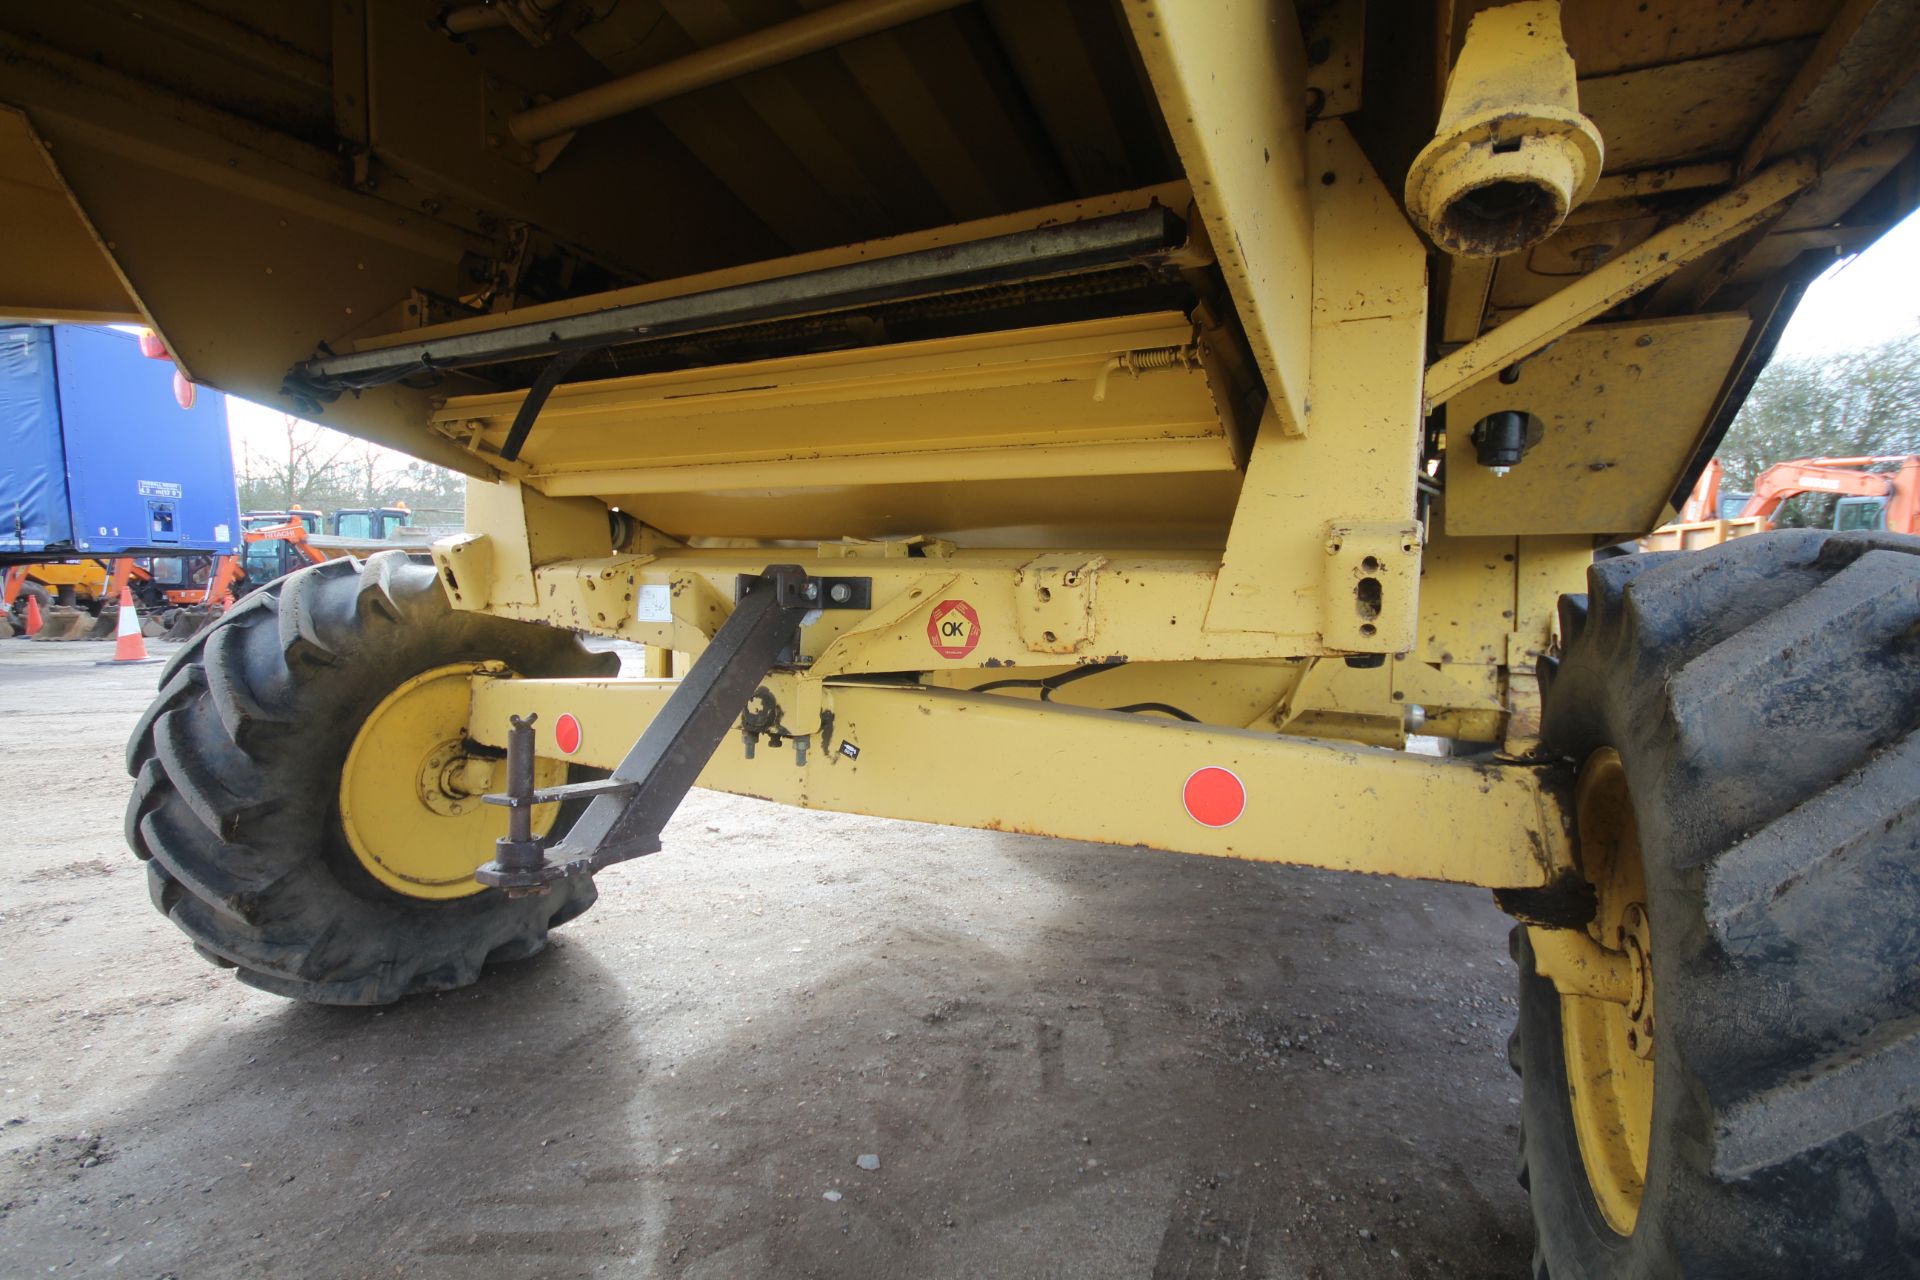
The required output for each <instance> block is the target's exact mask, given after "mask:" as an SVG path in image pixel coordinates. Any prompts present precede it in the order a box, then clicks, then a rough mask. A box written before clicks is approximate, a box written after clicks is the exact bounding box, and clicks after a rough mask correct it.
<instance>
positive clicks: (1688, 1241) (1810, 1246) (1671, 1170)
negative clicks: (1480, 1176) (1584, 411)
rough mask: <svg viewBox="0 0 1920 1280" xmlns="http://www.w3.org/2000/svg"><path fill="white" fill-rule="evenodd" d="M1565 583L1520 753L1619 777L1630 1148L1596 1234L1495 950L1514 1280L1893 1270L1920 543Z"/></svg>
mask: <svg viewBox="0 0 1920 1280" xmlns="http://www.w3.org/2000/svg"><path fill="white" fill-rule="evenodd" d="M1588 582H1589V588H1590V590H1589V594H1588V595H1587V596H1570V597H1567V598H1566V599H1565V600H1563V601H1562V605H1561V629H1562V633H1563V639H1564V646H1565V649H1564V656H1563V658H1562V660H1561V661H1559V662H1558V663H1557V664H1556V663H1553V662H1549V663H1547V664H1546V666H1544V667H1543V669H1542V681H1543V684H1544V686H1545V706H1544V715H1543V725H1542V737H1543V742H1544V743H1545V746H1546V748H1547V750H1548V751H1549V752H1550V753H1551V754H1552V755H1554V756H1557V757H1559V758H1562V759H1564V760H1567V761H1569V762H1571V763H1572V764H1574V765H1575V766H1579V765H1580V764H1582V763H1583V762H1585V761H1587V760H1589V759H1590V758H1594V757H1595V755H1596V753H1598V752H1601V751H1603V750H1604V749H1606V748H1612V749H1614V750H1616V751H1617V752H1618V753H1619V757H1620V761H1621V764H1622V765H1623V766H1624V769H1625V773H1626V779H1627V783H1628V786H1629V789H1630V794H1631V799H1632V817H1633V819H1634V821H1635V822H1636V823H1637V827H1638V837H1639V846H1640V849H1641V851H1642V858H1641V860H1642V862H1643V864H1644V873H1645V893H1646V897H1647V902H1646V919H1647V920H1648V921H1649V928H1650V937H1651V945H1650V954H1651V961H1650V972H1651V973H1652V975H1653V989H1654V990H1656V991H1657V998H1658V1012H1659V1020H1658V1024H1657V1029H1656V1032H1655V1035H1654V1049H1653V1080H1654V1085H1653V1099H1652V1118H1651V1130H1650V1132H1651V1141H1650V1143H1649V1144H1648V1146H1647V1148H1646V1155H1645V1177H1644V1190H1643V1191H1642V1192H1641V1193H1640V1195H1639V1200H1638V1216H1637V1219H1636V1220H1635V1221H1634V1223H1633V1226H1632V1228H1631V1231H1630V1233H1628V1234H1621V1233H1618V1232H1616V1231H1615V1230H1614V1229H1613V1228H1612V1227H1610V1226H1609V1225H1608V1221H1607V1218H1606V1216H1605V1215H1604V1213H1603V1212H1602V1211H1601V1209H1600V1208H1599V1202H1598V1201H1597V1199H1596V1196H1595V1193H1594V1184H1593V1183H1592V1182H1591V1181H1590V1179H1589V1177H1588V1173H1587V1166H1586V1165H1585V1163H1584V1162H1583V1155H1582V1152H1581V1149H1580V1143H1579V1138H1578V1137H1577V1136H1576V1130H1575V1125H1574V1121H1573V1115H1572V1112H1573V1106H1574V1104H1573V1103H1571V1102H1570V1093H1571V1085H1572V1084H1573V1083H1574V1082H1570V1081H1569V1079H1568V1061H1569V1054H1568V1050H1567V1044H1566V1040H1565V1039H1564V1038H1563V1032H1562V1021H1561V1014H1562V1010H1563V1009H1564V1008H1566V1007H1567V1004H1566V1003H1563V998H1562V997H1561V996H1560V995H1559V993H1558V992H1556V990H1555V988H1554V986H1553V984H1552V983H1551V982H1549V981H1548V980H1546V979H1544V978H1541V977H1539V976H1537V975H1536V972H1535V968H1534V963H1533V948H1532V946H1531V943H1530V941H1529V936H1530V935H1529V934H1528V931H1527V929H1526V928H1525V927H1521V928H1518V929H1516V930H1515V931H1514V943H1515V945H1514V954H1515V959H1516V960H1517V961H1518V962H1519V965H1520V970H1521V980H1520V1010H1519V1024H1518V1028H1517V1029H1516V1031H1515V1033H1514V1037H1513V1041H1512V1047H1511V1056H1512V1060H1513V1065H1514V1069H1515V1070H1516V1071H1518V1072H1519V1073H1520V1075H1521V1076H1522V1078H1523V1086H1524V1087H1523V1092H1524V1095H1525V1098H1524V1104H1523V1127H1522V1133H1521V1151H1522V1164H1521V1181H1522V1184H1523V1185H1525V1186H1526V1187H1527V1189H1528V1192H1529V1195H1530V1197H1531V1199H1532V1203H1533V1211H1534V1219H1535V1224H1536V1228H1537V1232H1538V1250H1537V1253H1536V1266H1535V1273H1536V1277H1548V1276H1551V1277H1552V1280H1588V1278H1599V1277H1606V1278H1614V1277H1628V1276H1636V1277H1637V1276H1667V1275H1688V1276H1728V1277H1731V1276H1739V1277H1774V1276H1778V1277H1789V1276H1791V1277H1804V1276H1841V1275H1845V1276H1854V1277H1865V1276H1887V1277H1891V1276H1913V1275H1916V1274H1920V981H1916V978H1915V974H1916V971H1917V969H1920V734H1916V729H1920V539H1915V538H1905V537H1897V536H1890V535H1885V534H1862V535H1848V534H1841V535H1832V534H1826V533H1819V532H1783V533H1776V534H1767V535H1756V536H1753V537H1748V538H1741V539H1739V540H1737V541H1735V542H1731V543H1728V544H1725V545H1724V546H1721V547H1718V548H1714V549H1711V550H1704V551H1690V552H1682V553H1670V554H1656V555H1643V556H1632V557H1624V558H1619V559H1610V560H1605V561H1602V562H1600V563H1597V564H1595V565H1594V566H1593V568H1592V570H1591V571H1590V572H1589V575H1588Z"/></svg>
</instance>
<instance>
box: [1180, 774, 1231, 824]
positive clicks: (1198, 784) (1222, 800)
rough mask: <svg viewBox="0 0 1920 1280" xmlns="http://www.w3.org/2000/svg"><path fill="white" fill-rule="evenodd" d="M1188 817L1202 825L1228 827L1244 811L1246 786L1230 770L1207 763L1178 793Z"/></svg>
mask: <svg viewBox="0 0 1920 1280" xmlns="http://www.w3.org/2000/svg"><path fill="white" fill-rule="evenodd" d="M1181 799H1182V800H1184V801H1185V802H1186V805H1187V816H1188V817H1190V818H1192V819H1193V820H1194V821H1195V822H1197V823H1199V824H1200V825H1201V826H1205V827H1228V826H1232V825H1233V824H1234V823H1235V822H1236V821H1238V820H1239V818H1240V815H1241V814H1242V813H1244V812H1246V808H1247V789H1246V787H1245V786H1243V785H1242V784H1241V782H1240V779H1239V778H1238V777H1237V776H1235V774H1234V772H1233V770H1231V769H1222V768H1220V767H1219V766H1217V765H1208V766H1207V767H1206V768H1204V769H1195V770H1194V771H1193V776H1192V777H1190V778H1188V779H1187V785H1186V787H1185V789H1184V790H1183V791H1182V792H1181Z"/></svg>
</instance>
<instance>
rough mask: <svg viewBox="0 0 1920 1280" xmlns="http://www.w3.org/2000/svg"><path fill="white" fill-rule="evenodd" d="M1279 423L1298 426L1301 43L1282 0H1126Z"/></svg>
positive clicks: (1303, 177) (1304, 250) (1304, 248)
mask: <svg viewBox="0 0 1920 1280" xmlns="http://www.w3.org/2000/svg"><path fill="white" fill-rule="evenodd" d="M1126 11H1127V19H1128V21H1129V22H1130V23H1131V24H1132V26H1133V35H1134V39H1135V41H1136V42H1137V43H1138V45H1139V49H1140V57H1141V60H1142V61H1143V62H1144V63H1145V64H1146V68H1147V74H1148V75H1149V76H1150V77H1151V78H1152V80H1153V88H1154V92H1155V93H1156V94H1157V95H1158V96H1159V99H1160V105H1161V110H1162V111H1163V112H1164V113H1165V115H1166V120H1167V128H1168V130H1169V131H1170V132H1171V133H1172V134H1173V140H1174V144H1175V146H1177V147H1178V148H1179V150H1180V159H1181V161H1182V163H1183V164H1184V165H1185V167H1186V172H1187V180H1188V181H1189V182H1190V183H1191V184H1192V186H1193V198H1194V203H1195V204H1196V205H1198V206H1199V209H1200V214H1201V217H1202V219H1203V220H1204V221H1205V224H1206V230H1207V235H1208V237H1209V238H1210V239H1211V240H1212V242H1213V251H1214V254H1215V256H1216V257H1217V258H1218V260H1219V263H1220V268H1221V271H1222V273H1223V274H1224V275H1225V276H1226V280H1227V288H1228V289H1229V290H1230V291H1231V292H1232V294H1233V300H1234V303H1235V305H1236V306H1237V307H1238V309H1239V312H1240V320H1241V323H1242V325H1244V326H1245V328H1246V331H1247V338H1248V340H1249V342H1250V343H1251V344H1252V346H1253V354H1254V359H1255V360H1256V361H1258V362H1259V365H1260V371H1261V373H1262V374H1264V375H1265V376H1266V380H1267V391H1268V393H1269V394H1270V395H1271V396H1272V397H1273V404H1274V414H1275V419H1276V421H1277V423H1278V424H1279V427H1280V429H1281V430H1282V431H1284V432H1287V433H1288V434H1298V433H1299V432H1302V431H1304V430H1305V429H1306V426H1307V417H1308V412H1307V400H1308V392H1307V344H1308V337H1309V327H1310V325H1311V314H1310V306H1311V300H1312V295H1313V263H1314V256H1313V233H1314V222H1313V213H1312V210H1311V208H1310V206H1309V203H1308V192H1309V189H1310V182H1311V180H1312V176H1311V175H1310V174H1309V172H1308V158H1307V146H1306V136H1305V131H1304V123H1303V122H1304V118H1305V104H1306V101H1307V66H1306V52H1305V49H1304V48H1303V47H1302V42H1301V38H1300V20H1299V17H1298V15H1296V13H1295V12H1294V6H1293V4H1292V3H1291V0H1127V3H1126Z"/></svg>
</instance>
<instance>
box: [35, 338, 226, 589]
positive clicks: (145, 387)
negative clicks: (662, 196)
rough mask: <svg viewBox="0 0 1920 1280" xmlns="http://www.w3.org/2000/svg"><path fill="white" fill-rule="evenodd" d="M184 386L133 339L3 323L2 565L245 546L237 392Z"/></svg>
mask: <svg viewBox="0 0 1920 1280" xmlns="http://www.w3.org/2000/svg"><path fill="white" fill-rule="evenodd" d="M173 379H174V366H173V363H172V361H170V360H165V359H149V358H147V357H146V356H144V355H142V354H141V351H140V340H139V338H138V336H137V335H135V334H132V333H125V332H121V331H119V330H116V329H108V328H100V327H94V326H87V325H8V326H4V327H0V564H6V563H12V564H20V563H26V562H31V561H40V560H57V559H68V558H73V557H88V558H104V557H108V556H154V555H217V554H224V553H231V552H233V551H235V550H236V549H237V548H238V545H239V543H240V541H241V530H240V511H239V501H238V498H237V496H236V494H235V492H234V483H233V450H232V446H231V444H230V443H229V441H228V437H227V415H226V405H225V397H223V396H217V395H209V396H201V397H199V398H198V399H197V401H195V402H192V403H191V404H190V407H183V406H182V404H181V403H180V402H179V399H177V398H176V397H175V395H174V386H173Z"/></svg>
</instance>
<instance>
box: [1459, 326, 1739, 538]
mask: <svg viewBox="0 0 1920 1280" xmlns="http://www.w3.org/2000/svg"><path fill="white" fill-rule="evenodd" d="M1750 323H1751V322H1750V321H1749V319H1748V318H1747V316H1746V315H1745V313H1730V314H1725V315H1713V316H1700V317H1683V318H1674V319H1668V320H1650V321H1640V322H1635V323H1631V324H1612V325H1596V326H1591V327H1588V328H1585V329H1580V330H1576V331H1575V332H1573V333H1570V334H1568V335H1567V336H1566V337H1564V338H1562V339H1561V340H1560V341H1559V342H1557V343H1555V344H1554V345H1553V346H1552V347H1551V348H1549V349H1548V350H1546V351H1543V352H1541V353H1540V354H1539V355H1536V356H1534V357H1533V358H1532V359H1530V360H1527V361H1526V362H1524V363H1523V364H1521V365H1520V366H1519V376H1518V378H1517V379H1516V380H1515V381H1513V382H1511V383H1508V382H1503V381H1501V380H1499V379H1497V378H1494V379H1487V380H1485V381H1483V382H1481V383H1479V384H1478V385H1476V386H1474V387H1471V388H1469V389H1468V390H1467V391H1465V392H1463V393H1462V394H1461V395H1459V396H1458V397H1456V398H1455V399H1454V400H1453V401H1452V402H1451V403H1450V404H1449V405H1448V406H1447V507H1446V529H1447V532H1448V533H1449V534H1452V535H1455V536H1474V535H1489V534H1513V533H1623V534H1624V533H1640V532H1644V531H1645V530H1647V529H1651V528H1652V527H1653V526H1654V525H1655V524H1658V523H1659V517H1660V511H1661V508H1662V507H1663V506H1664V505H1665V503H1666V500H1667V497H1668V495H1669V494H1670V493H1671V492H1672V489H1673V482H1674V477H1675V476H1677V475H1679V474H1680V472H1681V470H1682V469H1683V468H1684V467H1685V465H1686V461H1687V459H1688V458H1689V457H1690V456H1691V455H1692V452H1693V448H1694V443H1695V441H1696V440H1698V438H1699V436H1700V432H1701V431H1702V430H1703V429H1704V425H1705V422H1706V419H1707V415H1708V413H1709V412H1710V411H1711V410H1712V408H1713V404H1714V400H1715V397H1717V396H1718V395H1719V393H1720V386H1721V383H1722V382H1723V381H1724V380H1725V378H1726V374H1727V369H1728V368H1729V367H1730V366H1731V365H1732V363H1733V358H1734V355H1735V354H1736V353H1737V352H1738V351H1739V349H1740V344H1741V342H1742V341H1743V340H1744V339H1745V337H1746V334H1747V329H1748V326H1749V324H1750ZM1505 410H1519V411H1521V412H1524V413H1527V414H1530V415H1532V416H1533V417H1534V418H1537V419H1538V420H1539V422H1540V424H1541V426H1542V427H1543V431H1542V434H1541V436H1540V440H1539V443H1537V444H1535V445H1534V446H1533V447H1532V448H1531V449H1529V450H1528V451H1527V454H1526V456H1525V457H1524V458H1523V459H1521V461H1520V464H1519V465H1518V466H1516V467H1514V468H1513V470H1512V471H1511V472H1509V473H1508V474H1507V475H1505V476H1497V475H1495V474H1494V473H1493V471H1492V470H1490V469H1489V468H1486V467H1483V466H1480V465H1479V464H1478V463H1477V462H1476V461H1475V460H1474V450H1473V442H1472V441H1471V440H1470V439H1469V433H1470V432H1471V431H1472V429H1473V424H1474V423H1476V422H1478V421H1479V420H1480V419H1481V418H1483V417H1485V416H1486V415H1487V414H1490V413H1496V412H1501V411H1505Z"/></svg>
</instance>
